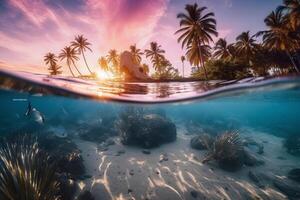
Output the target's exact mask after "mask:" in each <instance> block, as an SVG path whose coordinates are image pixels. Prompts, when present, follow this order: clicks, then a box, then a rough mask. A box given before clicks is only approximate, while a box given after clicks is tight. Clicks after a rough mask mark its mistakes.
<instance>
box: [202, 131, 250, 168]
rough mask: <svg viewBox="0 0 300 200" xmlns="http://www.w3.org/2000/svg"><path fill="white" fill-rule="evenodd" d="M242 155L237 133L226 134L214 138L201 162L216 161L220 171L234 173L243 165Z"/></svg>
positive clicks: (242, 151)
mask: <svg viewBox="0 0 300 200" xmlns="http://www.w3.org/2000/svg"><path fill="white" fill-rule="evenodd" d="M243 153H244V150H243V145H242V143H241V141H240V137H239V133H238V132H236V131H233V132H226V133H224V134H222V135H219V136H218V137H217V138H216V140H215V142H214V144H213V147H212V148H211V149H210V151H209V153H208V155H207V156H206V157H205V158H204V159H203V160H202V162H203V163H206V162H208V161H211V160H216V161H217V162H218V164H219V165H220V167H221V168H222V169H225V170H228V171H235V170H237V169H240V168H241V167H242V165H243Z"/></svg>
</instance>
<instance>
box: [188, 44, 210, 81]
mask: <svg viewBox="0 0 300 200" xmlns="http://www.w3.org/2000/svg"><path fill="white" fill-rule="evenodd" d="M200 51H201V52H202V53H201V57H200V56H199V52H200ZM186 56H187V58H188V60H189V62H190V64H191V65H194V66H199V65H200V63H201V62H204V61H207V60H208V59H209V58H210V57H211V47H210V46H209V45H206V44H203V45H201V46H198V45H197V44H195V43H192V44H191V45H190V46H189V47H188V49H187V52H186ZM198 69H199V68H198ZM203 69H204V73H205V78H206V80H207V73H206V68H205V66H204V67H203Z"/></svg>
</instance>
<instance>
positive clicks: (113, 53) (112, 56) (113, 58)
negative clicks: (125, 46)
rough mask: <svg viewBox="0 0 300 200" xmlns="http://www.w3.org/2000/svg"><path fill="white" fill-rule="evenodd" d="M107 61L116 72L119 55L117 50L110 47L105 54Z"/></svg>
mask: <svg viewBox="0 0 300 200" xmlns="http://www.w3.org/2000/svg"><path fill="white" fill-rule="evenodd" d="M107 61H108V62H109V63H111V64H112V65H113V69H114V70H115V71H116V72H117V71H119V70H118V65H119V55H118V52H117V50H115V49H111V50H110V51H109V52H108V55H107Z"/></svg>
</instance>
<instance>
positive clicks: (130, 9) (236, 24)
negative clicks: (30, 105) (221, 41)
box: [0, 0, 282, 74]
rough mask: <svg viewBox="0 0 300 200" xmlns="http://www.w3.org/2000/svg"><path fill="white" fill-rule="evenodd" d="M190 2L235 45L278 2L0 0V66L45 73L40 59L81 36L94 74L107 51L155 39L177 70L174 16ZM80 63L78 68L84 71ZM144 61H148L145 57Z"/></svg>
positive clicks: (260, 26) (180, 52)
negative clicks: (203, 8)
mask: <svg viewBox="0 0 300 200" xmlns="http://www.w3.org/2000/svg"><path fill="white" fill-rule="evenodd" d="M195 2H196V3H198V5H199V6H206V7H207V8H208V11H211V12H214V13H215V17H216V20H217V31H218V32H219V37H222V38H226V39H227V40H228V41H229V42H234V40H235V38H236V36H237V35H238V34H240V33H241V32H243V31H248V30H249V31H250V32H251V33H252V34H255V33H256V32H257V31H259V30H264V29H265V25H264V22H263V20H264V18H265V17H266V16H267V15H268V14H269V13H270V12H271V11H272V10H274V9H276V7H277V6H278V5H279V4H281V3H282V0H0V68H2V69H8V70H20V71H30V72H38V73H46V72H47V67H46V66H45V64H44V61H43V56H44V55H45V54H46V53H48V52H53V53H55V54H59V53H60V51H61V49H62V48H64V47H65V46H68V45H69V44H70V42H71V41H72V40H73V39H74V37H75V36H76V35H81V34H83V35H84V36H85V37H86V38H87V39H88V41H89V42H90V43H91V44H92V46H91V48H92V50H93V51H92V52H86V57H87V61H88V63H89V64H90V65H91V68H92V69H93V70H96V69H97V68H98V64H97V60H98V58H99V57H100V56H106V55H107V52H108V51H109V50H110V49H116V50H118V52H122V51H124V50H127V49H128V48H129V46H130V45H132V44H136V45H137V47H138V48H141V49H147V48H148V47H149V44H150V42H152V41H155V42H158V43H159V44H160V45H161V46H162V48H163V49H164V50H165V51H166V58H167V59H169V60H170V61H171V63H172V64H173V67H175V68H178V69H179V72H181V69H182V67H181V61H180V56H181V55H184V53H185V51H184V49H182V48H181V45H180V44H178V43H177V38H178V35H175V34H174V33H175V31H176V30H178V29H179V20H178V19H177V18H176V16H177V14H178V13H180V12H184V7H185V5H186V4H188V3H189V4H191V3H195ZM215 40H217V38H215ZM82 60H83V59H81V60H80V61H79V62H78V66H79V68H80V70H81V71H82V72H83V73H87V70H86V69H85V67H84V63H83V61H82ZM143 62H144V63H148V64H149V63H150V62H149V60H147V59H146V58H145V57H143ZM60 64H61V65H62V66H63V69H64V70H63V72H64V73H65V74H68V73H69V72H68V70H67V67H66V64H65V63H64V62H63V61H62V62H60ZM190 67H191V66H189V65H188V64H186V68H187V69H186V71H189V70H190Z"/></svg>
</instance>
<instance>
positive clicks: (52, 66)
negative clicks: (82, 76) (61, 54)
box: [44, 52, 62, 75]
mask: <svg viewBox="0 0 300 200" xmlns="http://www.w3.org/2000/svg"><path fill="white" fill-rule="evenodd" d="M44 61H45V63H46V65H49V68H48V70H49V71H50V74H51V75H58V74H61V73H62V71H61V70H60V69H61V66H58V65H57V57H56V56H55V54H54V53H50V52H49V53H47V54H46V55H45V56H44Z"/></svg>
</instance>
